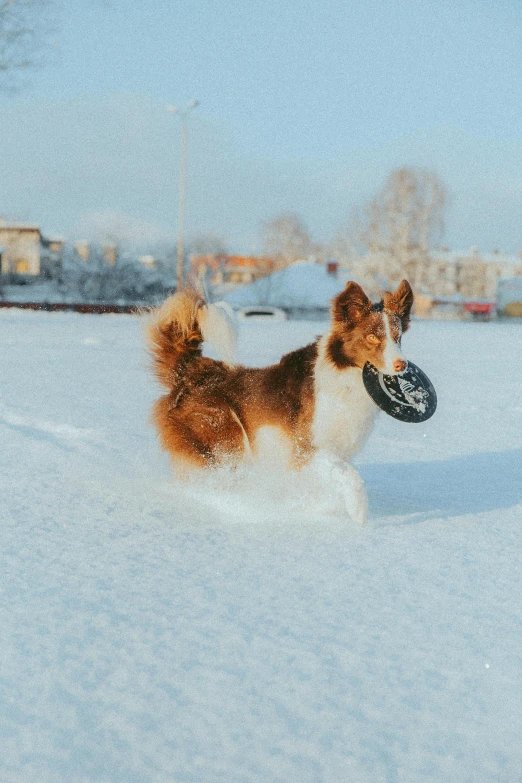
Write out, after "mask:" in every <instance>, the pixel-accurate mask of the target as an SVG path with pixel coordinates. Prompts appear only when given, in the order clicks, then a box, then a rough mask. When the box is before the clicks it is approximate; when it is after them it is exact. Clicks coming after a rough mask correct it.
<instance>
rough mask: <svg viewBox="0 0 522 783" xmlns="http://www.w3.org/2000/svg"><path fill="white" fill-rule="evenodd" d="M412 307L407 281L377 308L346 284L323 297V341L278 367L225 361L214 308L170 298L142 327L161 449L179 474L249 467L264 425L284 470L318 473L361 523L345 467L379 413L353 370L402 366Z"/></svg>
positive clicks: (357, 481) (225, 338) (229, 336)
mask: <svg viewBox="0 0 522 783" xmlns="http://www.w3.org/2000/svg"><path fill="white" fill-rule="evenodd" d="M412 304H413V292H412V289H411V287H410V285H409V283H408V282H407V281H406V280H403V281H402V282H401V283H400V284H399V286H398V288H397V290H396V291H395V292H393V293H391V292H385V293H384V296H383V298H382V300H381V301H380V302H378V303H376V304H374V303H372V301H371V300H370V299H369V298H368V296H367V295H366V294H365V293H364V291H363V289H362V288H361V286H360V285H358V284H357V283H355V282H349V283H347V285H346V287H345V288H344V290H343V291H341V292H340V293H339V294H338V295H337V296H336V297H335V298H334V299H333V300H332V303H331V323H330V327H329V330H328V332H327V333H326V334H324V335H323V336H322V337H319V338H318V339H317V340H316V341H315V342H313V343H311V344H310V345H307V346H305V347H303V348H298V349H297V350H295V351H292V352H291V353H288V354H286V355H285V356H283V357H282V359H281V360H280V361H279V362H278V363H277V364H274V365H271V366H269V367H263V368H251V367H244V366H235V365H234V364H233V363H232V360H231V356H232V352H233V330H232V327H231V324H230V322H229V320H228V319H227V315H226V313H225V312H224V311H223V310H220V308H219V307H218V306H217V305H207V304H205V302H204V301H203V300H202V299H201V298H200V296H199V295H198V294H197V293H196V292H194V291H181V292H179V293H176V294H174V295H173V296H171V297H169V298H168V299H167V300H166V301H165V302H164V303H163V305H162V306H161V307H159V308H158V309H157V310H156V311H154V312H153V314H152V318H151V320H150V322H149V325H148V330H147V337H148V345H149V350H150V353H151V356H152V359H153V369H154V372H155V375H156V377H157V379H158V380H159V381H160V383H161V384H163V385H164V386H165V387H166V389H167V393H166V394H165V395H164V396H162V397H161V398H160V399H158V400H157V401H156V403H155V405H154V408H153V412H152V419H153V422H154V424H155V425H156V428H157V430H158V434H159V439H160V442H161V445H162V447H163V448H164V449H166V451H167V452H168V453H169V454H170V456H171V458H172V460H173V462H174V464H175V466H176V467H177V469H179V470H180V471H182V472H186V471H191V470H193V469H198V468H212V467H217V466H220V465H223V464H232V465H238V464H239V463H240V462H241V461H244V460H255V458H256V454H257V450H258V436H259V434H260V432H261V430H262V429H263V428H265V427H270V428H276V429H277V430H278V433H279V435H282V436H283V437H284V439H285V441H286V443H287V444H288V446H289V452H290V463H291V467H292V468H294V469H301V468H302V467H304V466H305V465H308V464H310V463H315V464H316V465H317V466H318V467H321V469H322V475H323V476H324V477H325V481H326V482H327V483H328V482H330V483H331V482H334V483H335V485H336V486H337V487H338V488H340V490H341V493H342V496H343V498H344V502H345V508H346V511H347V512H348V513H349V514H350V516H351V517H352V518H353V519H354V520H355V521H356V522H359V523H360V524H364V523H365V522H366V518H367V508H368V504H367V498H366V492H365V489H364V485H363V482H362V479H361V478H360V476H359V474H358V473H357V471H356V470H355V468H353V466H352V465H351V464H350V460H351V459H352V457H353V456H354V455H355V454H357V452H358V451H360V449H361V448H362V447H363V445H364V444H365V442H366V440H367V438H368V436H369V434H370V432H371V429H372V427H373V424H374V421H375V418H376V415H377V413H378V410H379V409H378V408H377V406H376V405H375V403H374V402H373V400H372V399H371V398H370V396H369V395H368V394H367V392H366V390H365V388H364V385H363V380H362V368H363V367H364V365H365V363H366V362H371V363H372V364H373V365H374V366H375V367H376V368H377V369H378V370H380V371H382V372H383V373H385V374H388V375H396V374H398V373H400V372H402V371H403V370H404V369H405V368H406V365H407V362H406V359H405V357H404V355H403V353H402V350H401V337H402V335H403V333H404V332H405V331H406V330H407V329H408V327H409V324H410V313H411V308H412ZM203 342H209V343H210V344H213V345H214V346H217V347H220V348H221V349H222V350H225V351H227V350H228V354H229V356H228V360H227V361H218V360H215V359H211V358H208V357H207V356H203V353H202V345H203Z"/></svg>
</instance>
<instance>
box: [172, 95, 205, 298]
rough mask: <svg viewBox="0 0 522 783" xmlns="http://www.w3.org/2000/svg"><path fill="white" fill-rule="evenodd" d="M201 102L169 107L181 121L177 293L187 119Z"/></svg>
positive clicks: (180, 269)
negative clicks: (182, 106)
mask: <svg viewBox="0 0 522 783" xmlns="http://www.w3.org/2000/svg"><path fill="white" fill-rule="evenodd" d="M198 105H199V101H190V103H189V104H187V106H186V107H185V108H184V109H179V108H178V107H177V106H167V109H168V111H170V112H172V113H173V114H177V115H178V116H179V117H180V119H181V151H180V163H179V211H178V261H177V265H176V291H181V288H182V286H183V256H184V244H183V222H184V219H185V181H186V173H187V117H188V115H189V113H190V112H191V111H192V109H195V108H196V106H198Z"/></svg>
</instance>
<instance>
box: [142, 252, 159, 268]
mask: <svg viewBox="0 0 522 783" xmlns="http://www.w3.org/2000/svg"><path fill="white" fill-rule="evenodd" d="M138 261H139V262H140V264H142V265H143V266H146V267H148V268H149V269H153V268H154V267H155V266H156V259H155V258H154V256H151V255H144V256H140V257H139V258H138Z"/></svg>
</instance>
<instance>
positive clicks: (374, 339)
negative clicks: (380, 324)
mask: <svg viewBox="0 0 522 783" xmlns="http://www.w3.org/2000/svg"><path fill="white" fill-rule="evenodd" d="M366 339H367V340H368V342H369V343H372V345H377V343H380V340H379V338H378V337H377V335H376V334H367V335H366Z"/></svg>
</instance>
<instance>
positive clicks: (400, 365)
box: [393, 359, 406, 372]
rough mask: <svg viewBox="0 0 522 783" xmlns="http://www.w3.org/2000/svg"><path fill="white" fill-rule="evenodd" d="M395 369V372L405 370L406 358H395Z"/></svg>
mask: <svg viewBox="0 0 522 783" xmlns="http://www.w3.org/2000/svg"><path fill="white" fill-rule="evenodd" d="M393 369H394V370H395V372H402V371H403V370H405V369H406V362H405V361H404V359H395V361H394V362H393Z"/></svg>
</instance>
